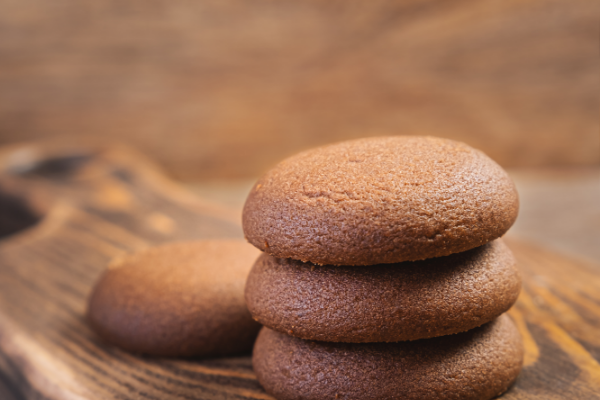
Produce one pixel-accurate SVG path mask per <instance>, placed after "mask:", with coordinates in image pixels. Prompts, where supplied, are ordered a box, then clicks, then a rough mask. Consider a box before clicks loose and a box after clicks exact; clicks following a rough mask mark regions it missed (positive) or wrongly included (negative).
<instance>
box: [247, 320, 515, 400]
mask: <svg viewBox="0 0 600 400" xmlns="http://www.w3.org/2000/svg"><path fill="white" fill-rule="evenodd" d="M523 354H524V350H523V344H522V340H521V336H520V334H519V332H518V331H517V329H516V327H515V325H514V323H513V322H512V321H511V320H510V318H509V317H508V316H506V315H502V316H500V317H499V318H498V319H496V320H494V321H493V322H490V323H488V324H486V325H484V326H482V327H480V328H476V329H473V330H470V331H468V332H464V333H460V334H457V335H449V336H443V337H439V338H434V339H424V340H418V341H414V342H398V343H328V342H314V341H306V340H302V339H298V338H295V337H292V336H288V335H285V334H282V333H279V332H276V331H273V330H270V329H268V328H263V329H262V330H261V332H260V334H259V335H258V338H257V340H256V344H255V346H254V352H253V358H252V364H253V367H254V371H255V373H256V375H257V377H258V380H259V382H260V384H261V385H262V386H263V387H264V388H265V390H266V391H267V392H268V393H269V394H271V395H272V396H274V397H275V398H277V399H279V400H296V399H306V400H313V399H314V400H317V399H319V400H321V399H373V400H375V399H378V400H386V399H407V400H429V399H440V400H443V399H461V400H488V399H492V398H493V397H495V396H497V395H500V394H501V393H503V392H505V391H506V390H507V389H508V388H509V387H510V385H511V384H512V383H513V382H514V381H515V380H516V378H517V375H518V374H519V371H520V370H521V366H522V364H523Z"/></svg>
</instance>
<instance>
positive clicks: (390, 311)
mask: <svg viewBox="0 0 600 400" xmlns="http://www.w3.org/2000/svg"><path fill="white" fill-rule="evenodd" d="M520 289H521V277H520V275H519V273H518V271H517V268H516V263H515V259H514V257H513V255H512V253H511V251H510V250H509V249H508V247H507V246H506V245H505V244H504V243H503V242H502V239H496V240H494V241H492V242H490V243H487V244H485V245H483V246H480V247H477V248H475V249H471V250H467V251H465V252H462V253H458V254H452V255H450V256H445V257H438V258H431V259H427V260H422V261H405V262H403V263H397V264H380V265H374V266H371V267H369V268H365V267H360V266H353V267H349V266H343V267H342V266H317V265H314V264H312V263H303V262H301V261H295V260H290V259H282V258H275V257H273V256H269V255H267V254H263V255H262V256H261V257H259V258H258V260H257V261H256V263H255V265H254V267H253V268H252V271H251V272H250V274H249V276H248V281H247V283H246V304H247V305H248V309H249V310H250V312H251V314H252V316H253V317H254V318H255V319H256V320H257V321H258V322H260V323H261V324H263V325H265V326H267V327H269V328H271V329H274V330H276V331H279V332H283V333H286V334H288V335H292V336H296V337H299V338H302V339H311V340H320V341H330V342H349V343H365V342H397V341H403V340H416V339H424V338H431V337H436V336H443V335H449V334H453V333H459V332H464V331H467V330H469V329H473V328H475V327H478V326H480V325H483V324H485V323H486V322H489V321H492V320H493V319H495V318H496V317H498V316H499V315H500V314H502V313H504V312H506V311H507V310H508V309H509V308H510V307H511V306H512V305H513V304H514V303H515V301H516V300H517V297H518V295H519V291H520Z"/></svg>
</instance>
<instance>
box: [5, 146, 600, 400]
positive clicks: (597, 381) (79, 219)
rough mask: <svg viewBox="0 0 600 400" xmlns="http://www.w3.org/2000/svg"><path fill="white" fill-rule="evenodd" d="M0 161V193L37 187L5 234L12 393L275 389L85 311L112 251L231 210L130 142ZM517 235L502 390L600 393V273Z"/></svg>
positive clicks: (193, 234) (208, 234) (207, 230)
mask: <svg viewBox="0 0 600 400" xmlns="http://www.w3.org/2000/svg"><path fill="white" fill-rule="evenodd" d="M0 171H2V172H1V173H0V188H1V189H2V193H4V194H3V195H2V197H0V202H2V201H4V199H5V196H6V195H5V194H6V193H9V194H11V195H12V196H13V198H15V197H16V198H19V199H25V198H27V199H30V200H29V201H28V202H25V201H23V204H25V205H26V210H27V212H29V214H30V215H29V217H27V218H26V222H27V223H26V224H24V225H23V227H28V228H26V229H24V230H21V231H20V232H17V233H14V234H12V235H8V236H4V237H3V238H2V239H1V240H0V396H2V399H9V400H16V399H187V400H192V399H211V400H212V399H271V397H269V396H268V395H267V394H265V393H264V391H263V390H262V389H261V387H260V386H259V385H258V383H257V382H256V379H255V376H254V373H253V372H252V368H251V363H250V358H249V357H248V356H244V357H238V358H222V359H211V360H177V359H157V358H147V357H138V356H135V355H131V354H128V353H125V352H122V351H120V350H118V349H115V348H112V347H110V346H107V345H106V344H104V343H102V342H101V341H99V339H98V338H97V337H96V336H95V335H94V334H93V332H91V331H90V329H89V327H88V325H87V324H86V322H85V320H84V318H83V312H84V309H85V301H86V297H87V296H88V294H89V292H90V289H91V286H92V285H93V283H94V281H95V280H96V279H97V277H98V275H99V274H100V273H101V272H102V270H103V269H104V268H105V266H106V264H107V262H108V261H109V260H110V259H112V258H113V257H118V256H120V255H122V254H125V253H126V252H130V251H133V250H137V249H140V248H144V247H146V246H150V245H153V244H156V243H161V242H165V241H170V240H178V239H190V238H215V237H241V229H240V226H239V224H238V222H237V221H236V217H235V216H236V215H237V214H236V213H235V212H228V211H227V210H226V209H223V208H220V207H218V206H214V205H211V204H208V203H206V202H202V201H201V200H197V199H194V198H191V197H190V196H189V195H187V194H186V192H184V191H182V190H181V189H179V188H178V187H177V186H176V185H174V184H173V183H171V182H169V181H167V180H166V179H165V178H164V177H163V176H161V174H160V173H159V172H158V171H157V170H156V169H155V168H154V167H153V166H152V165H151V164H149V163H148V162H147V161H145V160H144V159H143V158H141V157H139V156H138V155H136V154H135V153H132V152H129V151H126V150H123V149H94V150H89V149H84V148H78V149H62V148H46V147H36V146H34V145H29V146H15V147H12V148H6V149H4V150H3V151H0ZM32 198H35V199H37V200H35V201H33V200H31V199H32ZM35 204H38V205H37V206H36V205H35ZM5 210H6V209H5V208H4V207H1V208H0V212H2V213H3V212H5ZM28 218H35V219H36V220H39V222H37V223H36V224H35V225H34V226H30V224H29V222H28V221H30V220H29V219H28ZM508 243H509V245H510V247H511V248H512V249H513V251H514V252H515V255H516V257H517V259H518V262H519V267H520V269H521V271H522V274H523V278H524V289H523V292H522V294H521V296H520V298H519V301H518V303H517V305H516V306H515V307H514V308H513V309H512V310H511V311H510V314H511V315H512V317H513V318H514V319H515V321H516V322H517V324H518V326H519V329H520V331H521V333H522V334H523V337H524V339H525V344H526V359H525V364H526V365H525V367H524V370H523V372H522V374H521V375H520V376H519V379H518V381H517V383H516V385H515V386H514V387H513V388H512V389H510V390H509V391H508V392H507V393H506V394H505V395H504V396H502V398H503V399H599V398H600V395H599V393H600V365H599V363H598V360H599V359H600V335H599V332H600V279H599V277H598V273H597V272H594V271H593V269H592V266H590V265H587V264H584V263H582V262H578V261H573V260H571V259H568V258H563V257H559V256H557V255H555V254H554V253H552V252H547V251H544V250H542V249H539V248H536V247H533V246H531V245H527V244H525V243H521V242H518V241H509V242H508Z"/></svg>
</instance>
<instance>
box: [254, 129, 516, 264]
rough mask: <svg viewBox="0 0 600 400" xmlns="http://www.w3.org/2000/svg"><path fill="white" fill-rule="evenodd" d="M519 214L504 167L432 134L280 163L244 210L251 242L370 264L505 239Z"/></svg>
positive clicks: (307, 256)
mask: <svg viewBox="0 0 600 400" xmlns="http://www.w3.org/2000/svg"><path fill="white" fill-rule="evenodd" d="M517 212H518V197H517V193H516V190H515V187H514V184H513V183H512V181H511V180H510V178H509V177H508V175H507V174H506V172H505V171H504V170H503V169H502V168H501V167H500V166H498V165H497V164H496V163H495V162H494V161H492V160H491V159H490V158H488V157H487V156H486V155H484V154H483V153H481V152H480V151H478V150H475V149H473V148H471V147H469V146H467V145H465V144H462V143H459V142H455V141H451V140H446V139H439V138H432V137H414V136H396V137H381V138H368V139H360V140H353V141H348V142H342V143H337V144H333V145H330V146H325V147H321V148H317V149H313V150H309V151H306V152H303V153H300V154H297V155H295V156H293V157H290V158H288V159H287V160H284V161H282V162H281V163H280V164H278V165H277V166H276V167H275V168H273V169H272V170H270V171H269V172H267V173H266V174H265V175H264V176H263V177H262V178H261V179H259V181H258V182H257V183H256V185H255V186H254V188H253V189H252V190H251V193H250V194H249V196H248V199H247V200H246V204H245V206H244V212H243V228H244V234H245V235H246V238H247V239H248V241H250V243H252V244H253V245H255V246H256V247H257V248H259V249H261V250H263V251H265V252H266V253H268V254H271V255H273V256H275V257H282V258H293V259H296V260H302V261H310V262H313V263H315V264H330V265H374V264H382V263H393V262H401V261H414V260H422V259H426V258H431V257H439V256H445V255H449V254H453V253H458V252H461V251H465V250H469V249H472V248H474V247H477V246H481V245H483V244H485V243H487V242H489V241H491V240H493V239H496V238H498V237H500V236H502V235H503V234H504V233H505V232H506V231H507V230H508V228H509V227H510V226H511V225H512V224H513V222H514V220H515V219H516V216H517Z"/></svg>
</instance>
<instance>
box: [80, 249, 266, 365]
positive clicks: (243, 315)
mask: <svg viewBox="0 0 600 400" xmlns="http://www.w3.org/2000/svg"><path fill="white" fill-rule="evenodd" d="M258 255H259V252H258V251H257V250H256V249H255V248H253V247H252V246H250V245H249V244H248V243H245V242H243V241H235V240H211V241H208V240H207V241H196V242H185V243H172V244H167V245H163V246H159V247H155V248H151V249H148V250H145V251H142V252H140V253H136V254H133V255H130V256H128V257H126V258H124V259H122V260H120V261H118V262H117V263H115V264H113V265H111V266H110V268H109V269H108V270H107V271H106V272H105V273H104V275H103V276H102V277H101V278H100V280H99V281H98V283H97V284H96V286H95V288H94V291H93V293H92V295H91V297H90V301H89V306H88V319H89V321H90V323H91V325H92V327H93V328H94V330H95V331H96V332H97V333H98V334H99V335H100V336H101V337H102V338H103V339H105V340H106V341H108V342H109V343H112V344H114V345H116V346H119V347H121V348H123V349H125V350H129V351H132V352H136V353H143V354H150V355H158V356H169V357H197V356H221V355H228V354H236V353H241V352H246V351H250V349H251V348H252V344H253V342H254V339H255V337H256V334H257V333H258V330H259V328H260V326H259V325H258V324H257V323H256V322H255V321H253V320H252V318H251V316H250V313H249V312H248V310H247V308H246V305H245V303H244V296H243V293H244V283H245V280H246V277H247V275H248V272H249V271H250V268H251V267H252V264H253V262H254V260H255V259H256V258H257V257H258Z"/></svg>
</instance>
